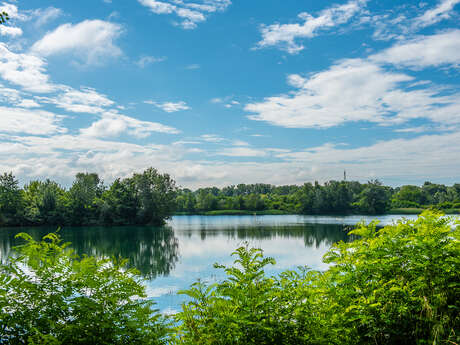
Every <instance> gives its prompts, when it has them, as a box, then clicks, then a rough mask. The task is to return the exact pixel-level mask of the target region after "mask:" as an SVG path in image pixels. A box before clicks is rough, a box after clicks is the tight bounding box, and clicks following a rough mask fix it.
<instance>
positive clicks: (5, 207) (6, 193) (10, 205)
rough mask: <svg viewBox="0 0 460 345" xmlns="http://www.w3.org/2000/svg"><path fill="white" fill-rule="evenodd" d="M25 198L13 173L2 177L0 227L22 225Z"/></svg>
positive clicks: (0, 182)
mask: <svg viewBox="0 0 460 345" xmlns="http://www.w3.org/2000/svg"><path fill="white" fill-rule="evenodd" d="M22 212H23V196H22V194H21V190H20V189H19V185H18V180H16V179H15V178H14V176H13V174H12V173H4V174H3V175H0V226H1V225H16V224H21V223H22Z"/></svg>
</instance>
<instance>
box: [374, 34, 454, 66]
mask: <svg viewBox="0 0 460 345" xmlns="http://www.w3.org/2000/svg"><path fill="white" fill-rule="evenodd" d="M369 58H370V60H372V61H375V62H379V63H390V64H394V65H397V66H403V67H410V68H424V67H429V66H442V65H453V66H458V65H459V64H460V30H458V29H455V30H450V31H446V32H441V33H438V34H435V35H431V36H419V37H416V38H415V39H411V40H407V41H403V42H400V43H397V44H396V45H394V46H392V47H391V48H388V49H385V50H384V51H382V52H380V53H378V54H375V55H372V56H370V57H369Z"/></svg>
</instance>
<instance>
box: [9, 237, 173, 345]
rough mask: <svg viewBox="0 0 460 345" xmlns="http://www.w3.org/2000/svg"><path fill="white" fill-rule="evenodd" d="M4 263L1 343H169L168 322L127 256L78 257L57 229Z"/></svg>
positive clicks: (23, 246)
mask: <svg viewBox="0 0 460 345" xmlns="http://www.w3.org/2000/svg"><path fill="white" fill-rule="evenodd" d="M18 236H19V237H21V238H23V239H24V240H25V241H26V243H25V244H24V245H22V246H19V247H17V248H16V249H17V253H18V255H17V257H15V258H10V261H9V263H7V264H4V265H1V266H0V343H7V344H163V343H165V341H164V340H162V339H164V337H165V335H166V333H167V328H166V326H165V324H164V323H163V320H161V317H160V316H159V315H158V314H157V313H156V311H154V310H153V308H152V303H151V302H148V301H145V300H143V298H145V297H146V296H145V292H144V287H143V285H142V284H141V282H140V280H139V278H138V276H137V274H136V272H135V271H133V270H126V269H125V268H124V266H125V263H126V262H125V261H122V260H115V259H113V260H109V259H97V258H93V257H83V258H81V259H80V258H78V257H77V256H76V255H74V253H73V252H72V251H71V250H70V249H68V248H67V244H62V243H61V242H60V239H59V237H58V236H57V235H56V234H49V235H47V236H45V237H44V238H43V240H42V241H34V240H33V239H32V238H31V237H30V236H29V235H27V234H20V235H18Z"/></svg>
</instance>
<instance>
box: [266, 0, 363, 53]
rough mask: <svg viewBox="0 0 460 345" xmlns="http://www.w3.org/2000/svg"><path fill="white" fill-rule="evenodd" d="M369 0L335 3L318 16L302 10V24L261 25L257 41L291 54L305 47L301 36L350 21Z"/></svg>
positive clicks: (314, 33) (309, 35)
mask: <svg viewBox="0 0 460 345" xmlns="http://www.w3.org/2000/svg"><path fill="white" fill-rule="evenodd" d="M366 2H367V0H351V1H349V2H347V3H346V4H344V5H335V6H333V7H330V8H327V9H325V10H323V11H321V12H320V13H319V15H318V16H317V17H313V16H312V15H310V14H308V13H306V12H302V13H300V14H299V15H298V17H299V19H301V20H303V21H304V22H303V23H302V24H298V23H295V24H278V23H276V24H272V25H268V26H265V25H264V26H262V27H261V33H262V40H261V41H260V42H258V43H257V47H258V48H265V47H273V46H275V47H279V48H280V49H282V50H285V51H287V52H288V53H290V54H295V53H297V52H299V51H301V50H303V49H304V46H303V45H302V44H299V43H297V42H296V40H297V39H299V38H312V37H315V36H317V35H318V34H319V31H320V30H324V29H326V28H332V27H335V26H338V25H341V24H344V23H346V22H348V21H349V20H350V19H351V18H352V17H353V16H355V15H356V14H357V13H359V12H361V11H362V10H363V7H364V6H365V5H366Z"/></svg>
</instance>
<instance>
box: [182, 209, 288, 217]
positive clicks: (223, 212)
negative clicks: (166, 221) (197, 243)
mask: <svg viewBox="0 0 460 345" xmlns="http://www.w3.org/2000/svg"><path fill="white" fill-rule="evenodd" d="M282 214H292V212H287V211H282V210H262V211H248V210H214V211H205V212H176V213H175V214H174V215H176V216H193V215H200V216H253V215H257V216H262V215H282Z"/></svg>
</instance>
